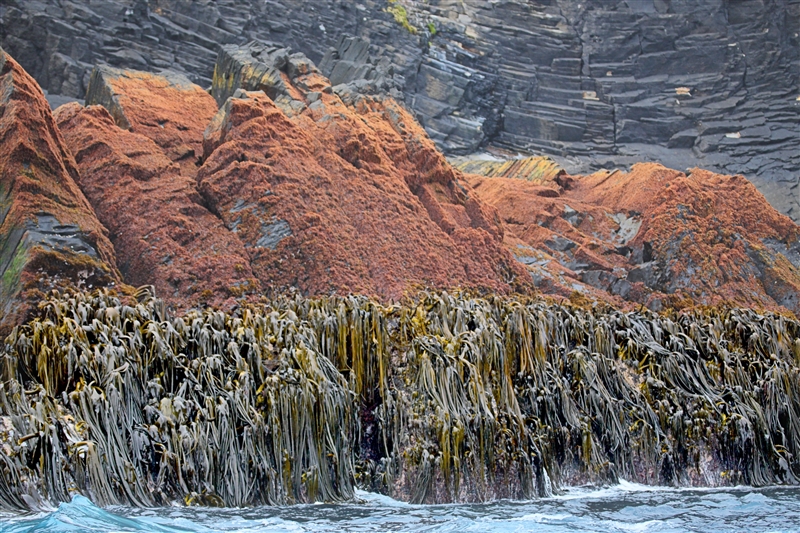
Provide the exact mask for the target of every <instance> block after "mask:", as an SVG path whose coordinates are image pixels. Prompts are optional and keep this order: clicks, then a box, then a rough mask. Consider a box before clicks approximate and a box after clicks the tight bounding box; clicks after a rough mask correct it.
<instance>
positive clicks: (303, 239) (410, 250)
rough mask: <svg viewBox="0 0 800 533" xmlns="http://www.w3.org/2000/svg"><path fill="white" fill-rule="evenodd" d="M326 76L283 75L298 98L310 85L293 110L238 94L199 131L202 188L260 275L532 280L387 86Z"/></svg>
mask: <svg viewBox="0 0 800 533" xmlns="http://www.w3.org/2000/svg"><path fill="white" fill-rule="evenodd" d="M322 80H324V79H323V78H321V76H319V75H318V74H316V73H311V74H307V75H301V76H298V77H297V78H295V79H294V80H292V81H293V89H294V90H296V91H299V92H301V93H302V95H303V97H304V98H308V92H315V93H317V94H315V95H314V98H313V99H310V100H311V103H310V104H309V106H308V109H307V110H305V111H304V112H303V113H302V114H299V115H295V116H294V117H293V118H289V117H288V116H287V115H286V114H285V113H284V111H283V110H282V109H281V108H279V107H278V106H276V105H275V103H274V102H273V101H272V100H270V99H269V98H268V97H266V95H264V94H263V93H260V92H257V93H243V94H242V96H243V98H242V99H230V100H229V101H228V102H227V103H226V104H225V105H224V106H223V108H222V109H221V111H220V115H219V116H218V117H217V118H216V119H215V120H214V121H212V127H210V128H209V130H208V131H207V135H206V144H205V156H206V161H205V164H204V165H203V167H202V168H201V169H200V172H199V174H198V180H199V183H200V191H201V193H202V194H203V196H204V197H205V198H206V201H207V203H208V205H210V206H212V207H213V209H215V210H216V212H218V213H219V214H220V216H221V217H222V219H223V220H224V221H225V223H226V225H227V226H228V227H230V228H232V229H233V230H234V231H236V232H237V234H238V235H239V237H240V238H241V239H242V241H243V242H244V243H245V246H246V247H247V250H248V252H249V254H250V258H251V265H252V267H253V272H254V274H255V275H256V277H257V278H258V279H259V280H261V282H262V284H263V285H264V286H265V287H267V286H269V287H273V288H275V289H279V290H280V289H285V288H287V287H290V286H296V287H298V288H300V290H302V291H303V292H304V293H306V294H327V293H331V292H338V293H347V292H351V291H353V292H361V293H367V294H375V295H378V296H381V297H384V298H397V297H399V296H401V295H402V294H403V293H404V291H406V290H407V289H409V288H410V287H412V286H420V285H422V286H430V287H480V288H485V289H490V290H494V291H499V292H506V291H508V290H510V289H511V288H512V284H514V283H520V287H523V288H525V287H529V286H530V283H529V282H527V281H526V278H528V276H527V274H526V273H525V271H524V270H523V269H521V268H520V265H518V264H517V263H516V262H515V261H514V260H513V258H512V256H511V255H510V254H509V253H508V252H507V251H506V250H504V249H503V247H502V240H501V239H502V228H501V227H500V225H499V224H498V222H497V219H496V215H495V213H494V211H493V209H491V208H489V207H487V206H486V205H484V204H482V203H481V202H480V201H479V200H477V198H475V196H474V194H473V193H472V191H471V190H470V188H469V186H467V185H466V183H464V182H463V181H462V176H461V174H460V173H459V172H458V171H456V170H454V169H453V168H452V167H450V165H449V164H447V162H446V160H445V159H444V157H443V156H442V155H441V154H440V153H438V152H437V151H436V149H435V147H434V145H433V143H432V142H431V141H430V139H428V138H427V136H426V135H425V133H424V131H423V130H422V128H421V127H420V126H419V125H418V124H417V123H416V122H415V121H414V119H413V118H412V117H411V116H410V115H409V114H408V113H407V112H406V111H405V110H404V109H402V108H401V107H400V106H398V105H397V104H396V103H394V102H393V101H392V100H390V99H386V100H375V99H366V98H365V99H362V100H361V101H360V102H359V103H358V104H357V105H356V106H355V107H351V106H347V105H345V104H344V103H342V101H341V100H340V99H339V97H338V96H337V95H335V94H331V92H330V90H329V89H328V90H327V91H325V90H324V89H325V87H328V85H327V80H324V81H322ZM306 88H312V89H315V91H308V92H307V89H306Z"/></svg>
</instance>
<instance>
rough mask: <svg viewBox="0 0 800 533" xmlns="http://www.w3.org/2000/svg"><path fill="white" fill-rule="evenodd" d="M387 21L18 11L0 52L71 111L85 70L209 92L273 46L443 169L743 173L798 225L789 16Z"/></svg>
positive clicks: (553, 6) (735, 11) (122, 8)
mask: <svg viewBox="0 0 800 533" xmlns="http://www.w3.org/2000/svg"><path fill="white" fill-rule="evenodd" d="M673 4H674V5H673ZM397 5H398V6H402V7H403V8H404V13H405V19H403V18H402V17H398V19H399V20H395V17H394V15H393V14H392V13H390V12H389V11H391V10H392V5H391V4H390V3H389V2H385V1H382V0H381V1H373V0H367V1H364V2H360V3H352V2H349V1H343V0H327V1H324V2H314V3H313V5H311V4H309V3H308V2H303V1H299V0H282V1H279V2H278V1H276V2H266V3H261V2H252V1H241V0H224V1H217V2H195V1H189V0H151V1H149V2H148V1H144V0H126V1H120V2H116V1H102V2H93V3H92V4H91V5H86V4H85V3H82V2H71V1H63V2H55V1H38V0H34V1H25V2H19V1H17V2H7V3H6V4H4V5H3V6H0V19H2V23H0V24H2V27H3V29H4V30H5V31H4V33H3V40H2V43H0V44H3V45H4V46H6V47H7V48H8V49H9V50H10V51H11V52H12V53H13V54H15V55H16V56H17V57H18V58H19V59H20V61H21V62H22V64H23V65H24V66H25V67H26V68H28V69H29V70H30V71H31V72H32V73H33V74H34V77H36V79H37V80H39V81H40V82H41V83H42V85H43V86H44V87H45V88H46V89H47V90H49V91H50V92H52V93H56V94H65V95H70V96H73V97H77V98H82V97H83V95H84V94H85V91H86V88H87V86H88V79H89V73H90V72H91V69H92V68H93V66H94V65H95V64H96V63H97V62H100V61H104V62H108V63H109V64H111V65H114V66H120V67H125V68H136V69H145V70H156V69H160V68H172V69H177V70H180V71H183V72H185V73H187V74H188V75H189V76H190V77H191V78H192V79H193V81H195V82H197V83H199V84H201V85H202V86H208V85H209V84H210V81H211V78H212V73H213V65H214V61H215V57H216V53H217V49H218V47H219V46H220V45H225V44H230V43H238V44H243V43H245V42H247V41H249V40H253V39H260V40H266V41H273V42H278V43H282V45H283V46H290V47H291V48H293V49H294V50H297V51H301V52H304V53H305V54H306V55H307V56H308V57H310V58H311V59H312V60H315V61H317V62H318V63H319V64H320V66H321V70H322V72H323V73H324V74H326V75H328V76H330V77H331V79H332V80H333V81H334V84H339V83H345V82H354V83H355V85H356V86H357V89H358V90H365V91H371V92H374V91H377V92H384V93H386V92H388V93H392V94H393V95H394V96H396V97H401V96H402V97H403V98H404V100H405V103H406V105H407V106H408V107H409V108H411V109H412V110H413V111H414V113H415V114H416V116H417V118H418V119H419V120H420V122H421V123H422V124H423V126H424V127H425V128H426V131H428V133H429V135H430V136H431V137H432V138H433V140H434V141H435V142H436V143H437V145H438V146H439V147H440V149H442V150H444V151H445V152H447V153H463V152H470V151H473V150H476V149H478V148H481V147H486V146H489V147H503V148H507V149H511V150H512V151H517V150H526V151H533V152H540V151H543V152H546V153H550V154H554V155H556V156H559V157H561V158H562V159H561V162H562V163H563V164H565V165H567V168H568V170H570V171H571V172H586V171H589V170H596V169H598V168H603V167H605V168H609V169H612V168H619V167H621V166H627V165H630V164H632V163H634V162H637V161H647V160H653V161H659V162H661V163H663V164H665V165H666V166H669V167H671V168H675V169H678V170H682V171H683V170H685V169H687V168H690V167H702V168H707V169H709V170H715V171H717V172H723V173H726V174H744V175H746V176H747V177H748V179H750V180H751V181H753V183H755V184H756V186H757V187H758V188H759V190H760V191H762V192H763V193H764V194H765V196H766V197H767V199H768V200H769V201H770V202H771V203H772V204H773V206H775V207H776V208H777V209H778V210H779V211H781V212H783V213H786V214H789V215H790V216H792V217H796V216H800V215H798V209H799V208H798V196H797V195H798V190H797V183H798V179H800V178H798V176H799V175H800V159H798V158H800V156H799V155H798V154H800V129H798V128H800V126H798V124H800V121H798V120H797V117H798V110H799V109H800V102H798V100H797V98H798V97H800V81H799V80H800V67H799V65H800V61H799V60H798V50H800V37H799V36H798V31H797V28H798V27H800V3H798V2H797V1H796V0H767V1H763V0H746V1H742V2H735V3H730V2H723V1H721V0H715V1H714V2H710V3H709V2H705V1H694V0H693V1H691V2H688V3H681V4H680V5H678V4H677V3H674V2H670V1H668V0H643V1H638V0H637V1H636V2H624V1H619V2H617V1H614V2H603V3H600V4H598V3H596V2H580V3H578V2H576V1H566V0H550V1H546V2H537V3H536V4H535V5H534V4H531V3H528V2H520V1H503V2H484V1H483V0H465V1H463V2H451V1H449V0H436V1H431V2H416V1H413V0H401V1H400V3H399V4H397ZM398 13H399V12H398ZM404 26H405V27H404ZM409 29H411V30H415V31H416V33H414V34H412V33H410V31H409ZM434 32H435V33H434Z"/></svg>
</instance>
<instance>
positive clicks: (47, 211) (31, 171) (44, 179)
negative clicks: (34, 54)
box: [0, 49, 120, 335]
mask: <svg viewBox="0 0 800 533" xmlns="http://www.w3.org/2000/svg"><path fill="white" fill-rule="evenodd" d="M0 87H2V90H1V92H0V145H2V149H0V276H2V278H0V334H2V335H5V334H8V332H9V331H10V328H11V327H13V326H14V325H16V324H18V323H19V322H21V321H22V320H24V319H25V318H26V316H27V314H28V313H29V312H30V311H31V310H32V309H33V310H35V309H36V306H37V304H38V303H39V301H40V300H41V299H42V298H43V297H45V295H46V294H47V293H48V292H49V291H50V290H52V289H63V288H66V287H81V288H89V287H101V286H106V287H108V286H114V284H115V283H116V282H119V281H120V277H119V274H118V272H117V269H116V265H115V255H114V248H113V247H112V245H111V243H110V242H109V240H108V234H107V231H106V229H105V228H104V227H103V225H102V224H101V223H100V222H99V221H98V220H97V217H96V216H95V214H94V210H93V209H92V207H91V206H90V205H89V202H87V201H86V198H85V197H84V195H83V193H82V192H81V190H80V188H79V187H78V185H77V184H76V180H77V179H78V176H79V173H78V168H77V166H76V165H75V160H74V159H73V157H72V155H71V153H70V152H69V150H68V149H67V148H66V146H65V144H64V140H63V138H62V136H61V134H60V133H59V131H58V128H57V127H56V124H55V121H54V120H53V117H52V115H51V113H50V107H49V106H48V105H47V101H46V100H45V98H44V94H42V91H41V89H40V88H39V86H38V85H37V84H36V82H35V81H34V80H33V78H31V77H30V76H29V75H28V74H27V73H26V72H25V71H24V70H23V69H22V68H21V67H20V66H19V64H17V62H16V61H14V59H12V58H11V57H10V56H9V55H8V54H6V53H5V52H4V51H3V50H2V49H0Z"/></svg>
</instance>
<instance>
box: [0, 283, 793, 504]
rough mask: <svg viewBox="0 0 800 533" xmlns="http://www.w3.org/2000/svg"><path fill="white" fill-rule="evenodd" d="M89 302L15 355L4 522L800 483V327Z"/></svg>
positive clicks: (554, 310) (754, 318)
mask: <svg viewBox="0 0 800 533" xmlns="http://www.w3.org/2000/svg"><path fill="white" fill-rule="evenodd" d="M140 300H141V301H139V302H138V303H137V302H133V303H128V304H126V303H124V302H122V301H120V300H119V299H118V298H116V297H115V296H113V295H111V294H109V293H108V292H103V291H100V292H94V293H91V294H85V293H67V294H64V295H61V296H54V297H52V298H51V299H49V300H48V301H47V302H46V303H44V304H43V306H42V313H41V317H40V318H38V319H36V320H34V321H32V322H30V323H28V324H26V325H24V326H22V327H19V328H17V329H16V330H15V331H14V332H13V333H12V335H10V336H9V337H8V339H7V341H6V345H5V349H4V353H3V356H2V363H0V447H2V449H3V451H4V453H3V454H0V469H2V470H3V475H2V478H0V507H2V508H6V509H27V508H37V507H38V508H41V507H45V506H47V505H51V506H54V505H57V503H58V502H62V501H69V500H70V498H71V496H72V495H73V494H84V495H87V496H88V497H90V498H91V499H92V500H93V501H95V502H97V503H99V504H101V505H112V504H125V505H134V506H154V505H165V504H168V503H170V502H175V501H179V502H183V503H185V504H190V505H191V504H202V505H219V506H223V505H224V506H245V505H259V504H286V503H300V502H311V501H330V502H334V501H344V500H349V499H351V498H352V497H353V495H354V491H355V489H356V488H357V487H361V488H365V489H367V490H372V491H377V492H383V493H386V494H389V495H391V496H393V497H395V498H398V499H402V500H408V501H413V502H447V501H483V500H490V499H497V498H531V497H536V496H546V495H548V494H549V493H550V492H551V491H552V492H555V493H558V492H559V491H560V490H563V488H564V487H566V486H569V485H575V484H583V483H598V482H600V483H603V482H611V481H615V480H616V479H618V477H624V478H625V479H630V480H633V481H636V482H640V483H646V484H667V485H694V486H700V485H703V486H716V485H735V484H740V483H745V484H752V485H766V484H773V483H788V484H796V483H797V479H798V476H800V461H799V460H798V459H797V457H798V451H800V371H799V369H800V366H798V365H799V363H798V361H799V359H800V355H799V354H800V340H798V335H800V324H798V322H796V321H795V320H792V319H789V318H787V317H784V316H781V315H776V314H771V313H757V312H755V311H751V310H740V309H706V310H702V311H693V312H684V313H680V314H677V313H673V314H661V315H657V314H653V313H650V312H647V311H643V312H639V313H626V312H622V311H618V310H613V309H608V308H601V307H598V308H591V309H584V308H578V307H571V306H563V305H556V304H553V303H550V302H546V301H542V300H538V299H528V298H522V297H477V296H471V295H469V294H463V293H454V294H450V293H444V292H441V293H422V294H420V295H419V296H418V297H416V298H414V299H408V300H406V301H404V302H402V303H401V304H397V305H388V306H387V305H382V304H380V303H377V302H374V301H371V300H369V299H368V298H364V297H354V296H351V297H344V298H341V297H332V298H327V299H305V298H301V297H295V298H285V299H279V300H276V301H274V302H272V303H271V304H270V305H269V306H264V307H262V308H245V309H240V310H239V311H237V312H236V313H234V314H224V313H221V312H216V311H211V310H208V311H204V312H190V313H188V314H187V315H185V316H182V317H173V316H170V315H169V313H168V312H167V311H166V309H165V306H164V305H163V303H162V302H160V301H159V300H157V299H154V298H152V297H151V296H150V295H148V294H147V293H146V291H144V292H143V293H142V294H140Z"/></svg>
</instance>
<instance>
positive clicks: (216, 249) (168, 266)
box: [55, 93, 259, 309]
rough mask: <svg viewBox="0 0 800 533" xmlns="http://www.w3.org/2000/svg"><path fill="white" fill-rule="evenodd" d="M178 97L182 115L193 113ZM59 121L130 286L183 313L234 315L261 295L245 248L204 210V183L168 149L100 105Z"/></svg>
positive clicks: (74, 107) (72, 109)
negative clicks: (200, 309)
mask: <svg viewBox="0 0 800 533" xmlns="http://www.w3.org/2000/svg"><path fill="white" fill-rule="evenodd" d="M124 94H125V93H123V95H124ZM158 96H160V100H161V101H162V102H163V101H164V95H163V94H161V95H157V94H155V95H154V99H155V98H156V97H158ZM176 96H178V97H176V98H174V99H173V100H172V105H173V106H174V107H173V110H174V113H175V115H176V116H179V115H181V114H182V112H181V110H183V113H185V114H189V113H191V107H183V106H184V105H185V103H184V102H183V101H182V100H181V99H180V98H179V96H180V95H179V94H178V95H176ZM55 115H56V119H57V121H58V127H59V128H60V130H61V132H62V134H63V135H64V139H65V142H66V145H67V147H68V148H69V149H70V150H71V151H72V152H73V153H74V154H75V155H76V162H77V164H78V168H79V170H80V176H79V178H78V183H79V185H80V187H81V189H82V190H83V191H84V193H85V194H86V196H87V198H88V199H89V201H90V202H91V203H92V206H93V207H94V209H95V212H96V213H97V216H98V217H99V219H100V220H101V221H103V223H104V224H106V226H107V227H108V229H109V230H110V231H111V241H112V242H113V243H114V247H115V248H116V250H117V259H118V261H119V269H120V271H121V272H122V275H123V276H124V279H125V280H126V282H128V283H130V284H132V285H135V286H140V285H153V286H155V289H156V293H157V294H159V295H162V296H163V298H164V300H165V301H166V302H168V303H169V304H170V305H171V306H172V307H174V308H177V309H185V308H187V307H192V306H196V305H201V304H202V305H215V306H217V307H219V306H225V307H228V308H230V306H231V305H233V301H234V298H237V297H240V296H243V295H245V294H248V293H253V292H257V291H258V288H259V285H258V282H257V281H256V280H255V279H254V278H253V273H252V271H251V269H250V260H249V258H248V256H247V254H246V252H245V249H244V246H243V245H242V243H241V242H240V240H239V238H238V237H237V236H236V235H235V234H234V233H232V232H230V231H229V230H228V229H227V228H226V227H225V226H224V225H223V224H222V221H220V219H219V218H217V217H216V216H215V215H214V214H213V213H212V212H210V211H209V210H208V209H207V208H206V207H205V206H204V205H203V199H202V197H201V196H200V194H199V193H198V192H197V182H196V181H195V180H194V178H192V177H190V176H186V175H184V174H182V173H181V167H179V166H178V165H177V164H176V163H173V162H172V161H171V159H170V157H169V147H168V148H167V149H162V147H161V146H159V145H158V144H156V143H155V142H154V141H153V140H151V139H149V138H147V137H145V136H144V135H142V134H138V133H135V132H133V131H128V130H124V129H122V128H120V127H118V126H117V124H115V122H114V120H113V119H112V117H111V115H110V114H109V112H108V111H107V110H106V109H104V108H103V107H101V106H89V107H86V108H84V107H81V106H80V105H78V104H75V103H73V104H67V105H65V106H62V107H60V108H59V109H57V110H56V113H55ZM137 129H138V128H137ZM145 131H147V130H145ZM173 146H174V145H173Z"/></svg>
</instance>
